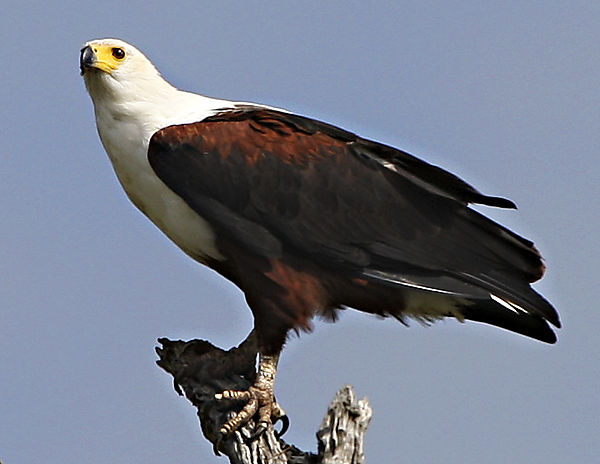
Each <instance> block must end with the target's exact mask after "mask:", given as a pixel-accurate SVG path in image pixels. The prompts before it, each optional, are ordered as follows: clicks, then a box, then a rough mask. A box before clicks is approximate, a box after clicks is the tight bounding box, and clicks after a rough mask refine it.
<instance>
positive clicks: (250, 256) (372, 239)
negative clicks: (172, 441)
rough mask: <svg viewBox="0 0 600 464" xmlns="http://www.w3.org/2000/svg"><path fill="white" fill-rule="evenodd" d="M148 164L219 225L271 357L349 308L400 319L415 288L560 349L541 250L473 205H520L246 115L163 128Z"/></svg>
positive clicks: (397, 155)
mask: <svg viewBox="0 0 600 464" xmlns="http://www.w3.org/2000/svg"><path fill="white" fill-rule="evenodd" d="M149 161H150V164H151V165H152V167H153V169H154V170H155V172H156V173H157V175H158V176H159V177H160V178H161V179H162V180H163V181H164V182H165V183H166V184H167V185H168V186H169V187H170V188H171V189H172V190H173V191H174V192H175V193H177V194H178V195H179V196H180V197H181V198H183V199H184V200H185V201H186V203H187V204H188V205H189V206H190V207H191V208H192V209H194V210H195V211H196V212H197V213H198V214H199V215H200V216H202V217H203V218H204V219H205V220H206V221H207V222H208V223H209V224H210V225H211V227H212V228H213V229H214V231H215V233H216V235H217V246H218V249H219V250H220V252H221V253H222V254H223V255H224V256H225V258H226V259H225V260H224V261H215V262H212V263H209V264H210V265H211V266H212V267H214V268H215V269H216V270H217V271H218V272H220V273H221V274H223V275H224V276H225V277H227V278H229V279H230V280H232V281H233V282H234V283H235V284H236V285H238V286H239V287H240V288H241V289H242V290H243V291H244V293H245V295H246V299H247V302H248V304H249V306H250V308H251V309H252V312H253V314H254V318H255V325H256V329H257V333H258V336H259V339H260V340H261V346H262V347H263V352H278V351H279V349H280V348H281V346H282V344H283V343H284V341H285V336H286V334H287V332H288V331H289V330H290V329H308V328H309V327H310V319H311V317H312V316H313V315H314V314H315V313H322V314H325V315H328V316H329V317H333V316H334V313H335V310H336V309H337V308H340V307H342V306H349V307H353V308H356V309H359V310H362V311H366V312H370V313H374V314H380V315H392V316H395V317H398V318H401V317H402V313H403V311H404V309H405V304H406V294H407V292H409V291H412V292H414V291H415V290H414V289H415V288H429V289H431V292H430V293H431V294H434V295H436V298H441V297H440V295H442V296H443V295H447V298H448V299H449V301H451V302H452V303H453V304H455V303H456V301H457V300H456V299H457V298H459V299H460V304H461V305H463V306H462V308H461V311H462V313H463V315H464V316H465V318H468V319H473V320H478V321H482V322H488V323H491V324H494V325H498V326H500V327H504V328H507V329H509V330H512V331H515V332H519V333H522V334H525V335H528V336H531V337H535V338H538V339H540V340H544V341H548V342H552V341H554V340H555V335H554V333H553V332H552V330H551V329H550V328H549V327H548V326H547V324H546V320H548V321H550V322H552V323H553V324H555V325H557V326H558V325H559V324H560V323H559V320H558V315H557V314H556V312H555V310H554V308H552V306H551V305H550V304H549V303H548V302H547V301H546V300H545V299H544V298H543V297H541V296H540V295H539V294H537V293H536V292H535V291H534V290H533V289H532V288H531V287H530V285H529V282H532V281H534V280H537V279H538V278H539V277H541V274H542V272H543V264H542V261H541V258H540V255H539V253H538V252H537V250H536V249H535V248H534V247H533V244H532V243H531V242H530V241H528V240H526V239H523V238H522V237H519V236H518V235H516V234H515V233H513V232H511V231H509V230H508V229H506V228H504V227H502V226H500V225H498V224H496V223H494V222H492V221H490V220H489V219H487V218H485V217H484V216H482V215H481V214H479V213H477V212H475V211H473V210H471V209H469V208H468V207H467V204H468V203H470V202H477V203H483V204H490V205H495V206H504V207H512V206H514V205H513V203H512V202H510V201H508V200H504V199H501V198H496V197H487V196H485V195H482V194H481V193H479V192H478V191H476V190H475V189H474V188H473V187H471V186H470V185H468V184H466V183H464V182H463V181H462V180H460V179H459V178H458V177H456V176H454V175H452V174H450V173H448V172H446V171H444V170H442V169H440V168H438V167H435V166H432V165H429V164H427V163H425V162H423V161H420V160H418V159H417V158H414V157H412V156H411V155H409V154H407V153H405V152H402V151H400V150H396V149H394V148H391V147H387V146H385V145H381V144H377V143H376V142H371V141H368V140H364V139H361V138H359V137H357V136H356V135H354V134H352V133H350V132H347V131H344V130H342V129H339V128H336V127H334V126H330V125H327V124H324V123H320V122H318V121H314V120H310V119H307V118H303V117H300V116H295V115H291V114H288V113H283V112H278V111H274V110H265V109H257V108H251V107H248V108H240V109H239V110H235V111H226V112H223V113H220V114H217V115H215V116H213V117H210V118H208V119H206V120H204V121H202V122H199V123H194V124H186V125H180V126H171V127H167V128H165V129H162V130H160V131H159V132H157V133H156V134H155V135H154V136H153V137H152V140H151V142H150V147H149ZM424 292H425V294H427V292H428V291H426V290H425V291H424ZM491 293H493V294H494V295H495V296H496V297H499V298H502V299H504V300H507V301H511V302H513V303H514V304H516V305H518V307H519V308H520V309H519V310H514V311H513V310H511V309H507V308H506V307H504V306H502V305H501V304H499V303H498V302H497V301H495V300H493V299H491V298H490V294H491ZM432 301H433V300H432ZM435 301H437V300H435ZM456 304H458V303H456Z"/></svg>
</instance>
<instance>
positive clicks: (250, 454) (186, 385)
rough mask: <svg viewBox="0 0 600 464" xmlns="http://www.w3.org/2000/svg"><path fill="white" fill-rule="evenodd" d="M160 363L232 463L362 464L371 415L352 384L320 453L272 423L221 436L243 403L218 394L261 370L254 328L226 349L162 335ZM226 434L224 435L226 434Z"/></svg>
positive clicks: (331, 414)
mask: <svg viewBox="0 0 600 464" xmlns="http://www.w3.org/2000/svg"><path fill="white" fill-rule="evenodd" d="M159 343H161V345H162V347H161V348H157V349H156V352H157V353H158V355H159V358H160V359H159V360H158V361H157V364H158V365H159V366H160V367H162V368H163V369H164V370H166V371H167V372H168V373H170V374H171V375H172V376H173V379H174V387H175V390H176V391H177V392H178V393H179V394H180V395H183V394H184V393H185V396H186V398H187V399H188V400H189V401H190V402H191V403H192V404H193V405H194V406H195V407H196V408H197V410H198V418H199V419H200V426H201V429H202V432H203V434H204V436H205V437H206V438H207V439H208V440H209V441H210V442H211V443H212V444H213V448H214V450H215V453H217V454H218V453H223V454H225V455H226V456H227V457H228V458H229V461H230V463H231V464H267V463H268V464H286V463H288V464H363V463H364V451H363V439H364V434H365V432H366V429H367V426H368V425H369V421H370V419H371V414H372V411H371V408H370V406H369V404H368V402H367V400H366V399H362V400H360V401H356V398H355V395H354V392H353V390H352V387H351V386H349V385H347V386H345V387H344V388H342V389H341V390H340V391H339V392H338V393H337V395H336V396H335V398H334V400H333V401H332V403H331V405H330V406H329V410H328V411H327V415H326V416H325V418H324V419H323V423H322V424H321V429H320V430H319V431H318V432H317V439H318V441H319V443H318V449H319V454H318V455H317V454H314V453H311V452H306V451H302V450H300V449H298V448H296V447H295V446H293V445H289V444H287V443H286V442H285V441H284V440H282V439H281V438H280V437H279V436H278V435H277V432H276V431H275V430H274V429H273V428H272V427H271V428H269V429H268V430H267V431H266V432H265V433H263V434H262V435H261V436H259V437H258V438H254V439H252V440H250V437H251V436H252V433H253V431H254V427H255V423H254V421H250V422H248V423H247V424H245V425H244V426H243V427H242V428H241V429H240V430H239V431H236V432H235V433H234V434H233V435H232V436H230V437H226V438H222V437H221V436H220V435H219V429H220V427H221V426H222V424H223V423H224V422H226V421H227V420H228V419H229V418H231V417H233V416H234V415H235V414H236V412H237V411H239V410H240V409H241V407H242V406H243V405H241V404H239V403H238V402H236V401H233V400H229V401H228V400H219V401H217V400H216V399H215V393H219V392H222V391H223V390H244V389H247V388H248V387H249V386H250V385H252V383H253V382H254V377H255V375H256V370H255V363H256V354H257V346H256V338H255V336H254V334H253V333H250V335H248V338H247V339H246V340H245V341H244V342H243V343H242V344H241V345H240V346H239V347H237V348H232V349H231V350H229V351H225V350H222V349H220V348H218V347H216V346H214V345H212V344H211V343H209V342H207V341H205V340H192V341H189V342H184V341H171V340H168V339H166V338H161V339H159ZM221 438H222V439H221Z"/></svg>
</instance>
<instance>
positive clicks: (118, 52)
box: [111, 47, 125, 60]
mask: <svg viewBox="0 0 600 464" xmlns="http://www.w3.org/2000/svg"><path fill="white" fill-rule="evenodd" d="M111 52H112V56H114V57H115V58H116V59H117V60H122V59H123V58H125V50H123V49H122V48H118V47H114V48H113V49H112V50H111Z"/></svg>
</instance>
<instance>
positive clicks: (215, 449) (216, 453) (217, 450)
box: [213, 432, 224, 456]
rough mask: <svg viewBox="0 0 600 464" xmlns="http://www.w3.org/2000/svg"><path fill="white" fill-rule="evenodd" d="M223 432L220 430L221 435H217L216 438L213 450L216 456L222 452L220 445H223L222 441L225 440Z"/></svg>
mask: <svg viewBox="0 0 600 464" xmlns="http://www.w3.org/2000/svg"><path fill="white" fill-rule="evenodd" d="M223 438H224V436H223V434H222V433H221V432H219V435H217V439H216V440H215V443H214V444H213V452H214V453H215V456H221V453H220V451H219V447H220V446H221V442H222V441H223Z"/></svg>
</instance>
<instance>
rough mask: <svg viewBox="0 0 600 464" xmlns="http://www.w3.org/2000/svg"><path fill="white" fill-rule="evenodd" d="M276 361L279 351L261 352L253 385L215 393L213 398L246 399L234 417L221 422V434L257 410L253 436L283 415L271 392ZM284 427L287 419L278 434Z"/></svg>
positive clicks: (232, 429) (238, 424) (227, 431)
mask: <svg viewBox="0 0 600 464" xmlns="http://www.w3.org/2000/svg"><path fill="white" fill-rule="evenodd" d="M278 361H279V353H278V354H275V355H263V354H261V355H260V357H259V364H258V373H257V374H256V381H255V382H254V385H252V386H251V387H250V388H249V389H248V390H246V391H239V390H225V391H223V392H221V393H217V394H216V395H215V398H216V399H218V400H220V399H234V400H242V401H247V403H246V406H244V408H243V409H242V410H241V411H240V412H239V413H238V414H237V415H236V416H235V417H234V418H232V419H230V420H228V421H227V422H226V423H225V424H223V426H222V427H221V429H220V430H219V431H220V432H221V433H222V434H223V435H229V434H230V433H232V432H233V431H235V430H237V429H238V428H239V427H240V426H241V425H243V424H245V423H246V422H248V421H249V420H250V419H251V418H252V416H254V414H256V412H257V411H258V425H257V427H256V430H255V432H254V436H258V435H260V434H261V433H262V432H264V431H265V430H266V429H267V427H269V425H271V424H273V423H275V422H277V421H278V420H279V419H282V418H284V417H285V411H284V410H283V408H282V407H281V406H279V404H277V402H276V401H275V396H274V393H273V391H274V387H275V374H276V373H277V362H278ZM286 428H287V421H284V429H283V430H282V431H281V433H280V434H283V433H284V432H285V429H286Z"/></svg>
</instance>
